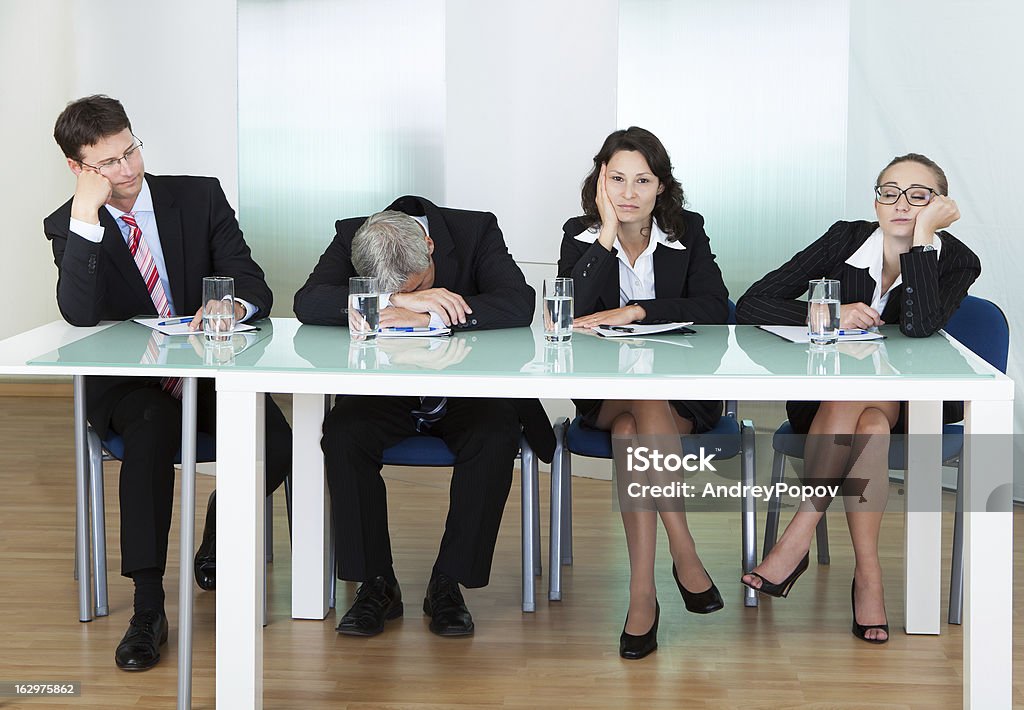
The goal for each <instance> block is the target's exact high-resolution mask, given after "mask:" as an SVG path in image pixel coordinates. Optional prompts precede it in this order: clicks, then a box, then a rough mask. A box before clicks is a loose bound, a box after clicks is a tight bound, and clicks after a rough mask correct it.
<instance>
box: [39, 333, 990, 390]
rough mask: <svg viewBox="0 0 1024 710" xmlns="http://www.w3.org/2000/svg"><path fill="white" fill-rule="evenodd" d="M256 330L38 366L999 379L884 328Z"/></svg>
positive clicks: (84, 347)
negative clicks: (845, 339)
mask: <svg viewBox="0 0 1024 710" xmlns="http://www.w3.org/2000/svg"><path fill="white" fill-rule="evenodd" d="M254 325H256V326H257V327H258V328H259V330H257V331H250V332H247V333H239V334H236V336H235V337H233V338H232V340H231V343H230V347H225V346H224V345H218V344H215V343H209V342H207V341H206V340H205V339H204V338H203V337H202V336H200V335H194V336H160V337H158V338H156V339H155V340H154V336H159V334H157V333H155V331H152V330H150V329H149V328H146V327H145V326H142V325H139V324H137V323H132V322H125V323H119V324H117V325H115V326H113V327H111V328H108V329H106V330H103V331H101V332H97V333H94V334H92V335H89V336H88V337H85V338H82V339H81V340H78V341H75V342H73V343H70V344H68V345H64V346H62V347H60V348H58V349H57V350H54V351H51V352H49V353H47V354H45V355H42V356H39V357H37V358H35V359H34V360H32V364H34V365H43V366H45V365H63V366H67V365H83V366H90V365H99V366H103V365H119V366H124V367H132V366H139V367H146V366H147V365H151V364H161V365H165V366H180V367H183V368H200V369H203V368H217V367H231V368H232V369H236V370H237V369H249V370H256V371H296V370H298V371H307V370H319V371H325V372H332V371H334V372H351V371H365V372H367V373H372V372H392V373H393V372H409V373H417V372H418V373H424V372H427V371H442V370H443V371H444V372H445V373H450V374H452V375H458V374H472V375H480V374H491V375H501V376H519V377H543V376H550V375H553V374H556V375H559V376H565V375H568V376H572V375H579V376H591V377H593V376H599V377H613V376H624V377H646V376H656V377H702V376H716V375H717V376H740V377H743V376H763V375H764V374H766V373H767V374H773V375H780V376H787V377H819V376H828V377H844V378H845V377H864V376H872V377H895V378H911V379H913V378H919V377H931V378H934V377H941V378H955V377H969V378H976V377H991V376H992V374H991V373H990V372H989V371H988V370H987V369H985V368H984V366H983V365H981V364H977V365H975V364H972V363H970V362H968V361H967V359H966V358H965V356H964V355H963V353H962V352H961V351H960V349H959V348H958V347H957V346H956V345H954V344H953V343H950V342H949V341H948V340H947V339H946V338H944V337H942V336H941V335H938V334H936V335H933V336H931V337H929V338H907V337H905V336H904V335H902V334H901V333H900V332H899V329H898V328H897V327H896V326H885V327H883V328H882V332H883V333H884V334H885V335H886V339H885V340H881V341H870V342H854V343H841V344H839V345H838V346H834V348H833V349H830V350H829V349H826V350H820V349H812V346H810V345H808V344H806V343H802V344H801V343H790V342H788V341H785V340H783V339H782V338H779V337H777V336H775V335H772V334H771V333H768V332H766V331H763V330H761V329H759V328H757V327H755V326H725V325H704V326H700V325H698V326H694V330H696V333H695V334H694V335H689V336H687V335H664V334H659V335H656V336H652V337H650V338H615V339H606V338H601V337H599V336H596V335H594V334H592V333H589V332H584V331H576V332H575V333H574V334H573V337H572V340H571V341H570V342H568V343H560V344H548V343H545V342H544V340H543V333H542V331H541V329H540V328H537V329H532V328H510V329H506V330H489V331H472V332H459V333H455V334H453V335H451V336H447V337H442V338H436V337H426V338H400V337H397V338H395V337H392V338H377V339H374V340H369V341H362V342H357V341H354V340H353V339H351V338H350V337H349V333H348V330H347V329H346V328H343V327H335V326H311V325H302V324H300V323H299V322H298V321H297V320H295V319H293V318H274V319H264V320H262V321H258V322H256V323H255V324H254Z"/></svg>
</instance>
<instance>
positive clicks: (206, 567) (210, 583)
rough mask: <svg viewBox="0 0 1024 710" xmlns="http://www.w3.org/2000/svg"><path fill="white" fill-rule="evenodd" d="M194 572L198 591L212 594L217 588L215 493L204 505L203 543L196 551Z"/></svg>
mask: <svg viewBox="0 0 1024 710" xmlns="http://www.w3.org/2000/svg"><path fill="white" fill-rule="evenodd" d="M195 572H196V584H198V585H199V588H200V589H205V590H206V591H208V592H212V591H213V590H214V589H216V588H217V491H214V492H213V493H211V494H210V502H209V503H207V504H206V524H205V525H204V526H203V541H202V543H200V545H199V549H198V550H197V551H196V559H195Z"/></svg>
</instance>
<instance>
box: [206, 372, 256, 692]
mask: <svg viewBox="0 0 1024 710" xmlns="http://www.w3.org/2000/svg"><path fill="white" fill-rule="evenodd" d="M263 436H264V396H263V394H262V393H259V392H224V391H218V392H217V707H222V708H254V709H255V710H259V708H262V707H263V574H264V559H263V555H264V549H263V518H264V516H263V505H264V500H263V498H264V489H265V481H264V476H265V473H264V455H263Z"/></svg>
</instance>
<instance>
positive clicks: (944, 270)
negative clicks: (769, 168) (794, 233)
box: [736, 221, 981, 338]
mask: <svg viewBox="0 0 1024 710" xmlns="http://www.w3.org/2000/svg"><path fill="white" fill-rule="evenodd" d="M877 228H878V223H877V222H864V221H858V222H836V223H835V224H833V225H832V227H831V228H830V229H829V230H828V232H826V233H825V234H824V235H823V236H822V237H821V238H819V239H818V240H817V241H815V242H814V243H813V244H811V245H810V246H808V247H807V248H806V249H804V250H803V251H801V252H799V253H797V254H796V255H795V256H794V257H793V258H792V259H790V260H789V261H787V262H786V263H785V264H783V265H782V266H780V267H779V268H777V269H775V270H774V271H771V272H769V273H768V274H767V275H765V276H764V278H762V279H761V280H760V281H757V282H756V283H755V284H753V285H752V286H751V287H750V288H749V289H747V292H746V293H745V294H743V297H742V298H740V300H739V303H737V304H736V320H737V322H738V323H750V324H773V325H799V324H801V323H805V322H806V321H807V303H806V301H801V300H798V299H799V298H800V296H801V295H803V294H804V292H806V291H807V282H808V281H810V280H811V279H821V278H828V279H838V280H839V282H840V301H841V302H842V303H858V302H861V303H869V304H870V303H871V298H872V296H873V295H874V291H875V280H874V279H873V278H871V276H870V275H869V274H868V270H867V269H858V268H856V267H854V266H851V265H850V264H847V263H846V260H847V259H848V258H849V257H850V256H851V255H852V254H853V253H854V252H855V251H857V249H858V248H860V246H861V245H862V244H863V243H864V242H865V241H867V239H868V237H870V236H871V234H872V233H873V232H874V231H875V229H877ZM939 238H940V239H941V240H942V258H941V259H940V258H939V257H938V256H937V255H936V253H935V252H920V251H910V252H907V253H905V254H902V255H900V270H901V273H902V276H903V283H901V284H900V285H899V287H898V288H897V289H896V291H895V292H894V293H892V294H891V295H890V297H889V302H888V303H887V304H886V306H885V309H884V310H883V311H882V314H881V316H882V320H883V321H885V322H886V323H899V325H900V330H901V331H902V332H903V333H904V334H905V335H908V336H911V337H915V338H923V337H925V336H928V335H931V334H932V333H934V332H935V331H937V330H939V329H940V328H942V327H943V326H945V325H946V322H947V321H948V320H949V319H950V317H951V316H952V315H953V313H954V312H956V309H957V308H959V307H960V302H961V301H962V300H963V298H964V296H966V295H967V289H968V288H969V287H970V285H971V284H972V283H974V280H975V279H977V278H978V275H979V274H980V273H981V262H980V261H979V260H978V257H977V256H976V255H975V254H974V252H972V251H971V250H970V249H969V248H967V246H966V245H965V244H964V243H963V242H961V241H960V240H959V239H957V238H956V237H954V236H953V235H952V234H950V233H948V232H939Z"/></svg>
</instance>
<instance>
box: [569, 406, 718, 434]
mask: <svg viewBox="0 0 1024 710" xmlns="http://www.w3.org/2000/svg"><path fill="white" fill-rule="evenodd" d="M573 403H574V404H575V405H576V413H577V414H578V415H579V416H581V417H583V425H584V426H586V427H588V428H590V429H596V428H597V427H596V426H594V424H595V423H596V422H597V415H598V413H599V412H600V411H601V405H602V404H604V400H603V399H574V400H573ZM669 404H671V405H672V407H673V409H675V410H676V412H678V413H679V416H681V417H682V418H683V419H686V420H689V421H690V422H692V423H693V433H694V434H703V433H705V432H709V431H711V430H712V429H714V428H715V426H716V425H717V424H718V420H719V419H721V418H722V408H723V405H724V402H722V400H720V399H715V400H676V399H673V400H669Z"/></svg>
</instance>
